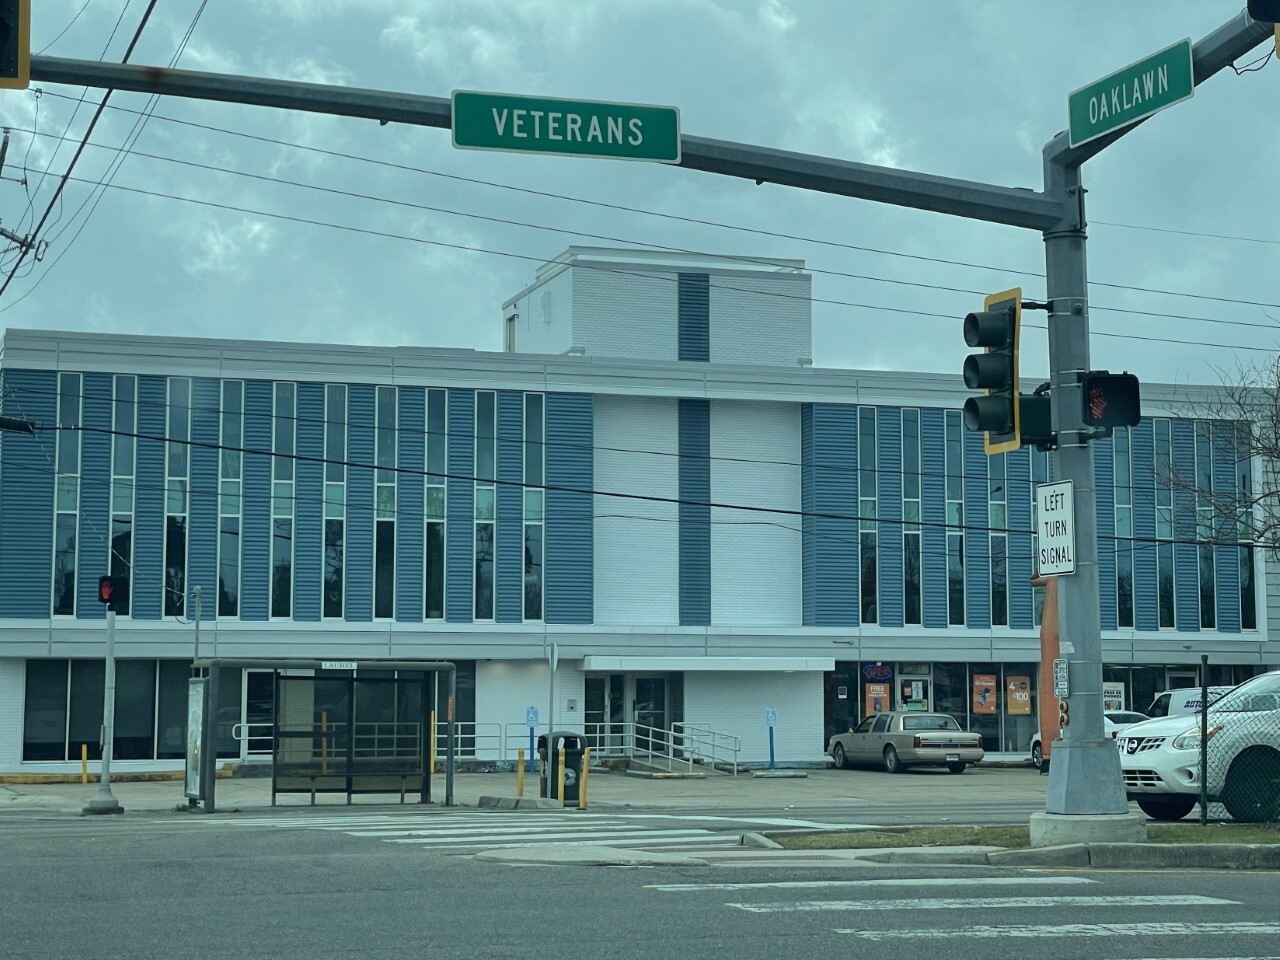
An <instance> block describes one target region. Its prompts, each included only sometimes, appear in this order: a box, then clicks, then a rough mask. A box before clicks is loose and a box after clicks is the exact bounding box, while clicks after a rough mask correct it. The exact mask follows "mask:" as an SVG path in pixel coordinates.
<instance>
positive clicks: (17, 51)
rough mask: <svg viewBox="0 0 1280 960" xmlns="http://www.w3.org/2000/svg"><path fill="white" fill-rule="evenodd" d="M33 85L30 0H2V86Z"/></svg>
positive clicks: (0, 48)
mask: <svg viewBox="0 0 1280 960" xmlns="http://www.w3.org/2000/svg"><path fill="white" fill-rule="evenodd" d="M30 85H31V0H0V88H7V89H10V90H25V89H26V88H27V87H28V86H30Z"/></svg>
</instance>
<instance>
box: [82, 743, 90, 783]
mask: <svg viewBox="0 0 1280 960" xmlns="http://www.w3.org/2000/svg"><path fill="white" fill-rule="evenodd" d="M80 782H81V783H88V782H89V745H88V744H87V743H82V744H80Z"/></svg>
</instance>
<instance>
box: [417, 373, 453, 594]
mask: <svg viewBox="0 0 1280 960" xmlns="http://www.w3.org/2000/svg"><path fill="white" fill-rule="evenodd" d="M448 404H449V392H448V391H447V390H428V391H427V442H426V448H427V483H426V490H425V500H424V510H423V513H424V515H425V520H426V525H427V529H426V536H425V538H424V548H425V552H426V556H425V558H424V565H423V568H422V569H423V572H424V578H423V579H424V584H423V587H424V594H425V597H424V599H425V603H424V605H423V608H422V609H423V615H424V616H425V618H426V619H428V620H443V619H444V589H445V561H444V558H445V552H444V551H445V523H446V520H445V474H446V473H448V472H449V462H448V449H449V430H448V423H449V421H448V416H449V410H448Z"/></svg>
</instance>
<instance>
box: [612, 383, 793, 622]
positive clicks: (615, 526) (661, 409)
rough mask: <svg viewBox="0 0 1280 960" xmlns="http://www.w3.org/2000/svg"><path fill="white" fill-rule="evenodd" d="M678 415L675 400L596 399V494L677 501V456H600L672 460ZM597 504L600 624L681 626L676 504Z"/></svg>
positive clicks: (638, 501) (640, 501)
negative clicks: (654, 453)
mask: <svg viewBox="0 0 1280 960" xmlns="http://www.w3.org/2000/svg"><path fill="white" fill-rule="evenodd" d="M676 411H677V402H676V401H675V400H663V399H655V398H641V397H607V396H597V397H596V400H595V416H596V433H595V444H596V447H597V448H598V449H597V450H596V474H595V486H596V489H597V490H608V491H611V492H615V493H639V494H643V495H645V496H657V497H672V498H674V497H676V496H677V495H678V494H679V461H678V459H677V458H676V457H675V456H654V455H653V454H650V453H621V452H618V451H616V450H609V449H599V448H607V447H617V448H623V449H627V450H652V451H659V452H666V453H671V454H674V453H676V450H677V412H676ZM797 427H798V424H797ZM594 499H595V515H596V521H595V588H596V596H595V619H596V623H601V624H606V623H609V624H633V623H634V624H641V623H644V624H676V623H679V622H680V604H679V599H680V598H679V581H680V565H679V556H680V541H679V536H680V525H679V523H678V522H677V520H678V516H679V514H678V507H677V506H676V504H674V503H660V502H656V501H653V500H620V499H618V498H616V497H603V496H596V497H595V498H594ZM620 515H623V516H620ZM624 516H625V517H642V518H657V519H625V518H624Z"/></svg>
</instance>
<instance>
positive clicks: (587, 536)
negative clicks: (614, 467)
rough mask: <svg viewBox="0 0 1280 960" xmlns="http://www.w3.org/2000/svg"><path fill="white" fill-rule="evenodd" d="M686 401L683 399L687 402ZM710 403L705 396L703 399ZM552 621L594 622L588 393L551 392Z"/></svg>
mask: <svg viewBox="0 0 1280 960" xmlns="http://www.w3.org/2000/svg"><path fill="white" fill-rule="evenodd" d="M683 402H684V401H681V403H683ZM703 402H704V403H705V401H703ZM546 419H547V425H546V431H547V486H548V487H552V488H554V487H561V488H570V489H559V490H556V489H550V490H548V491H547V522H546V561H545V563H544V566H543V575H544V576H543V579H544V586H543V594H544V596H545V598H546V601H545V605H544V619H545V620H546V622H547V623H591V622H592V619H593V617H594V609H595V522H594V520H593V514H594V511H593V500H594V499H595V498H594V497H593V495H592V494H591V493H590V492H589V491H590V490H591V489H592V487H593V486H594V484H595V449H594V444H595V414H594V403H593V400H592V397H591V395H590V394H586V393H548V394H547V401H546Z"/></svg>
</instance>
